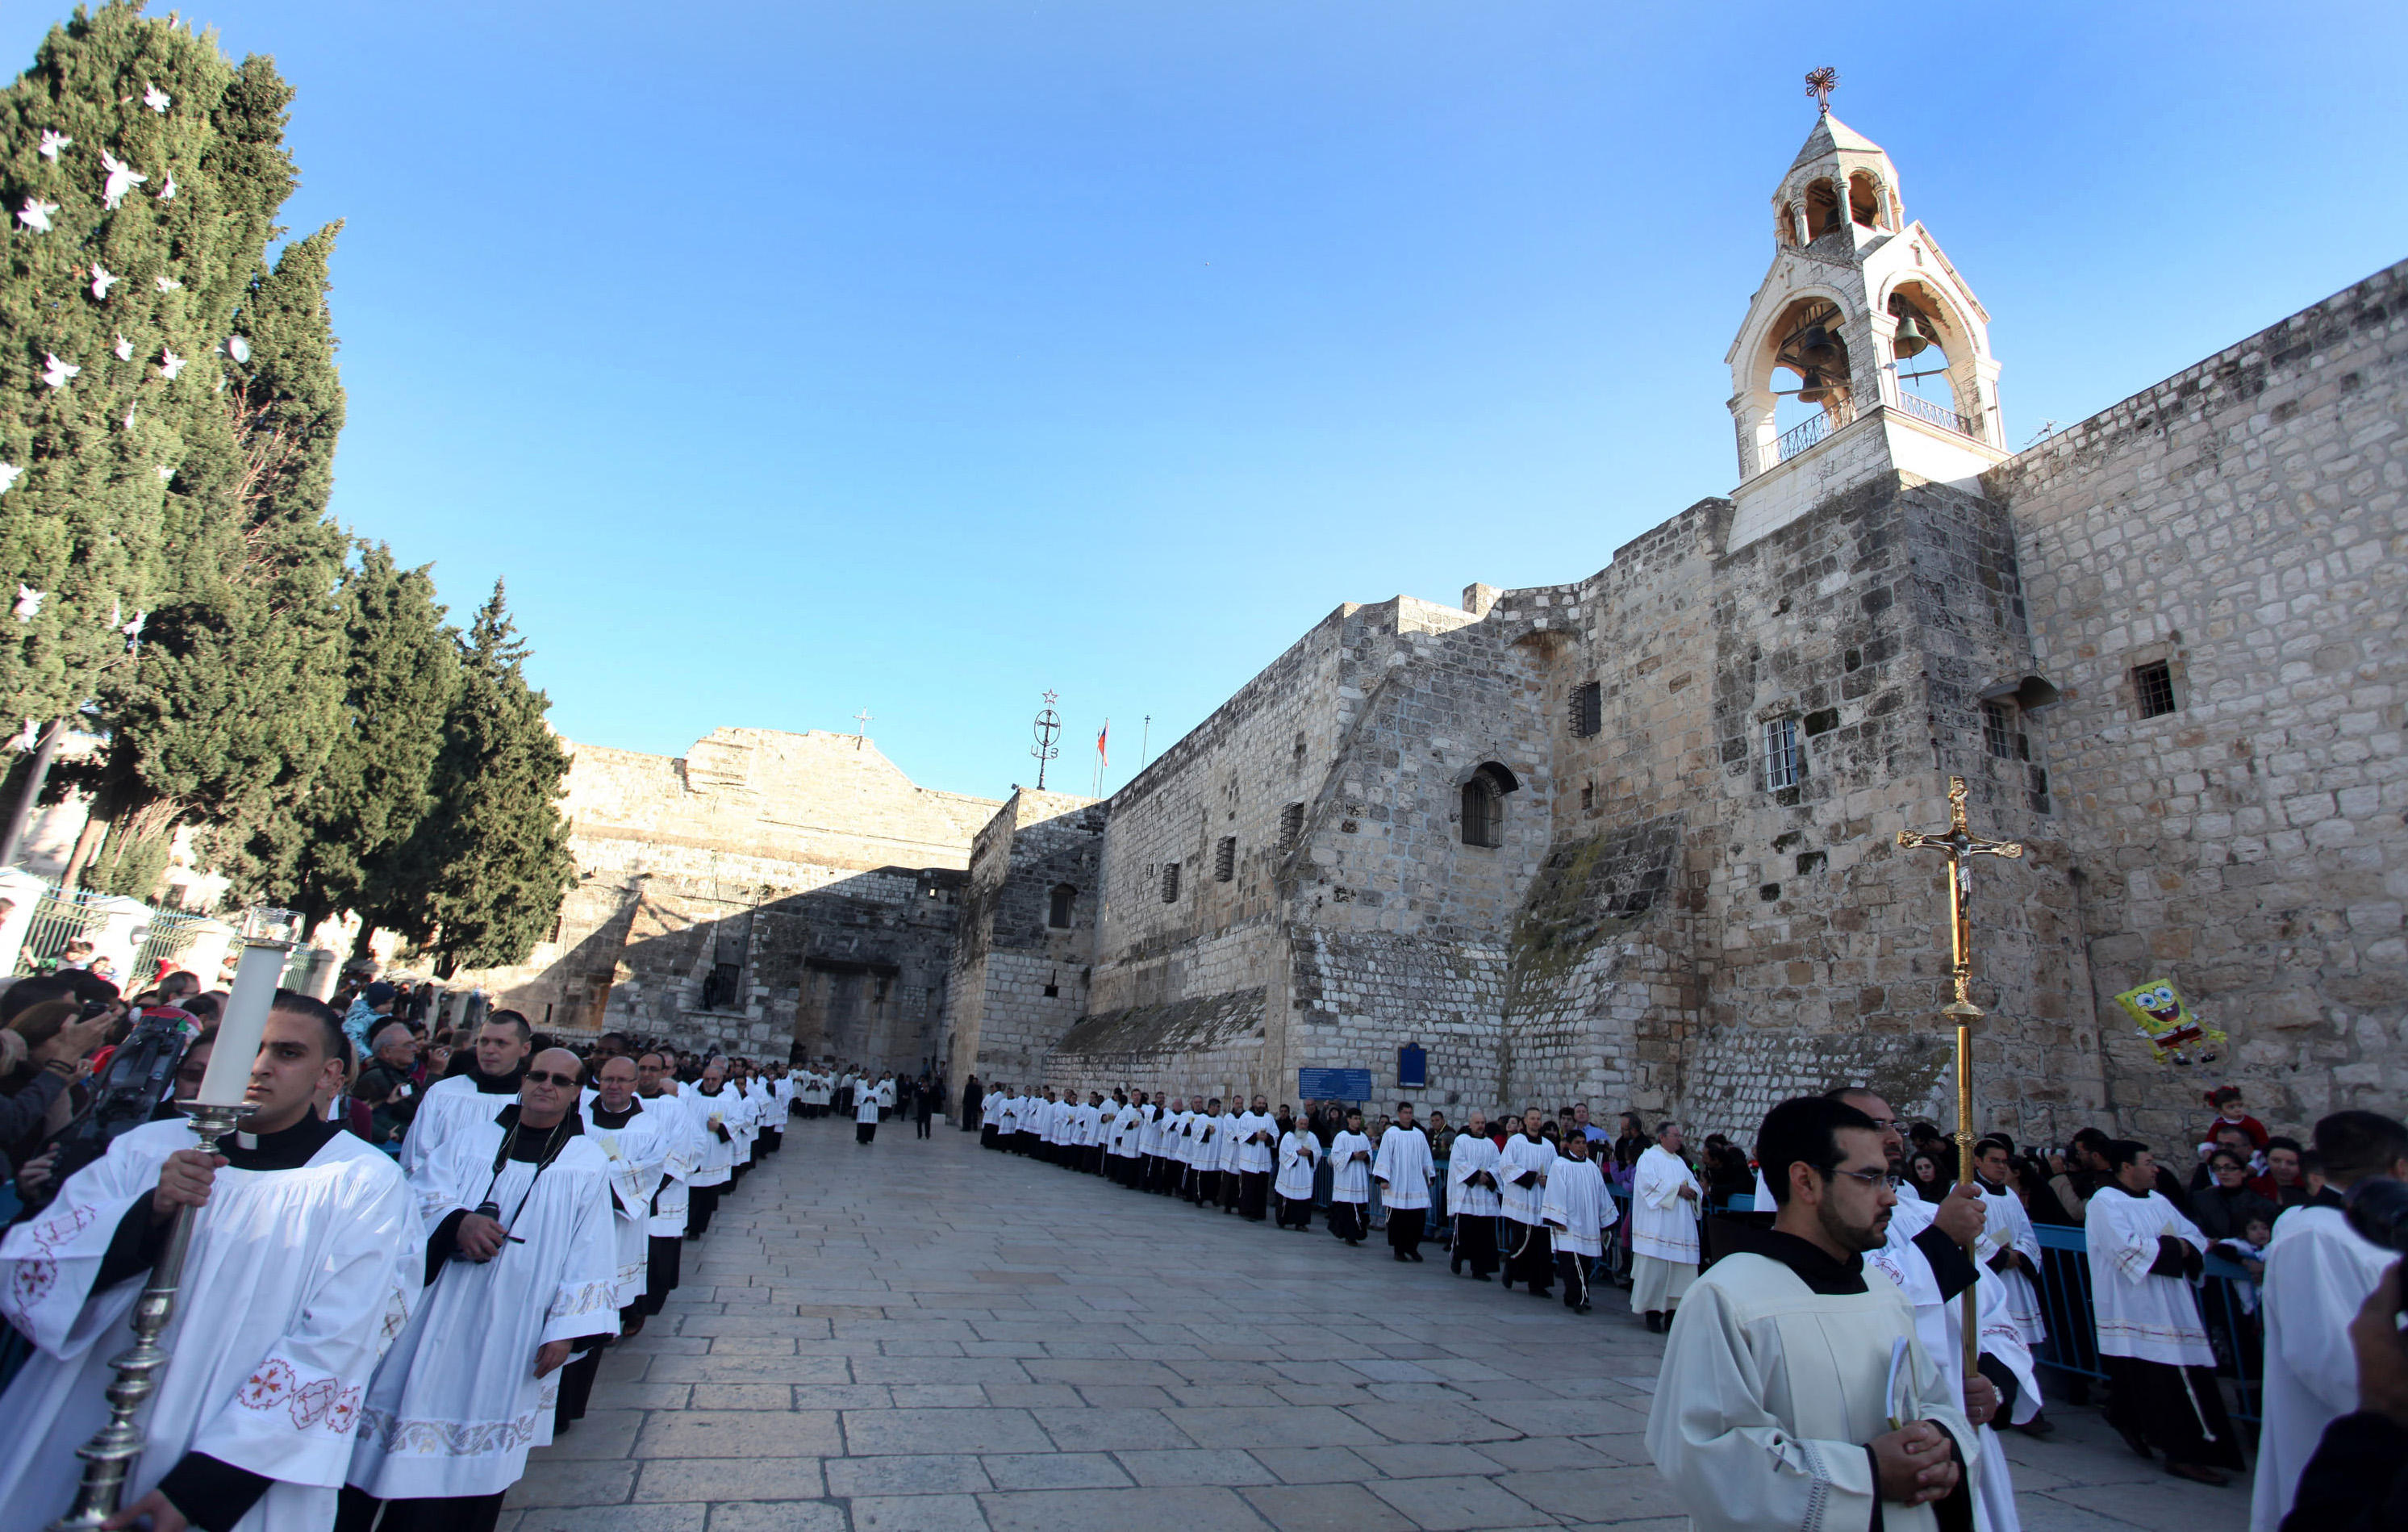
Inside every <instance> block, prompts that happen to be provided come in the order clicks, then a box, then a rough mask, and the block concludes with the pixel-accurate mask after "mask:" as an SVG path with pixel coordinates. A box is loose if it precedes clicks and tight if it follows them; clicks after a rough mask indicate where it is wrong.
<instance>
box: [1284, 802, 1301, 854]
mask: <svg viewBox="0 0 2408 1532" xmlns="http://www.w3.org/2000/svg"><path fill="white" fill-rule="evenodd" d="M1303 838H1304V805H1302V804H1300V803H1291V804H1289V805H1288V806H1287V807H1286V808H1284V809H1281V810H1280V850H1282V851H1283V852H1289V851H1294V850H1296V843H1297V841H1299V840H1302V839H1303Z"/></svg>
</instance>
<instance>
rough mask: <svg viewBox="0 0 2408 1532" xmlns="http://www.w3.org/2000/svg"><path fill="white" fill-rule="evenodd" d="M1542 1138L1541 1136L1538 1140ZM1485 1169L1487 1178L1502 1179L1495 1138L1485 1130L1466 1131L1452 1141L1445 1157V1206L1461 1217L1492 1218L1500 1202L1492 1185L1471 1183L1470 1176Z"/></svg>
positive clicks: (1501, 1202)
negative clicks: (1450, 1148)
mask: <svg viewBox="0 0 2408 1532" xmlns="http://www.w3.org/2000/svg"><path fill="white" fill-rule="evenodd" d="M1544 1141H1545V1140H1543V1139H1541V1142H1544ZM1484 1171H1485V1172H1486V1173H1487V1174H1488V1176H1489V1177H1490V1179H1492V1180H1495V1181H1503V1180H1504V1179H1505V1178H1504V1176H1503V1175H1502V1174H1501V1173H1500V1167H1499V1165H1498V1151H1497V1142H1496V1140H1495V1139H1493V1138H1489V1137H1488V1136H1487V1135H1486V1134H1482V1133H1467V1134H1465V1135H1464V1136H1463V1137H1461V1138H1457V1139H1455V1152H1454V1153H1451V1154H1449V1155H1448V1156H1447V1158H1446V1210H1447V1211H1448V1212H1449V1213H1451V1214H1458V1215H1460V1216H1462V1217H1465V1218H1494V1217H1496V1216H1497V1210H1498V1209H1499V1208H1501V1207H1502V1206H1503V1205H1504V1203H1503V1199H1502V1198H1500V1197H1499V1196H1498V1195H1497V1188H1495V1187H1494V1186H1481V1185H1478V1184H1475V1183H1474V1182H1473V1181H1472V1179H1471V1178H1472V1177H1474V1176H1477V1175H1479V1174H1481V1173H1482V1172H1484Z"/></svg>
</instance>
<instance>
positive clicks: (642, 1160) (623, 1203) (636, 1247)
mask: <svg viewBox="0 0 2408 1532" xmlns="http://www.w3.org/2000/svg"><path fill="white" fill-rule="evenodd" d="M635 1105H636V1106H637V1107H638V1108H639V1109H640V1110H638V1111H637V1113H636V1114H635V1115H634V1116H633V1117H630V1118H628V1119H627V1122H626V1125H625V1126H624V1127H604V1126H602V1125H601V1124H599V1123H596V1122H595V1120H594V1107H593V1105H592V1103H590V1102H589V1103H588V1104H587V1105H585V1106H584V1107H582V1108H581V1109H579V1110H580V1111H581V1114H582V1115H583V1117H584V1119H585V1137H586V1140H587V1141H588V1142H590V1143H592V1144H593V1145H594V1147H595V1148H596V1149H598V1150H600V1151H601V1152H602V1157H603V1158H604V1159H606V1160H609V1162H610V1211H611V1218H610V1224H611V1247H612V1249H613V1250H615V1251H616V1252H617V1253H618V1269H619V1307H620V1308H622V1309H624V1308H625V1307H626V1306H627V1305H629V1304H631V1303H633V1302H635V1301H636V1300H637V1299H638V1298H640V1297H642V1296H644V1279H645V1276H646V1275H647V1273H648V1272H649V1271H650V1270H651V1267H650V1262H651V1259H652V1195H653V1194H654V1193H656V1192H658V1191H659V1190H660V1189H661V1182H662V1181H664V1180H666V1179H667V1175H668V1158H669V1152H670V1150H671V1149H672V1148H673V1147H674V1146H675V1142H676V1139H677V1138H678V1137H679V1135H678V1131H677V1124H673V1123H671V1122H669V1121H668V1114H667V1112H666V1111H658V1110H653V1108H652V1105H651V1104H649V1103H647V1102H645V1101H644V1100H643V1099H642V1098H641V1097H638V1098H637V1100H636V1102H635Z"/></svg>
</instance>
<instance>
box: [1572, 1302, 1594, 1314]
mask: <svg viewBox="0 0 2408 1532" xmlns="http://www.w3.org/2000/svg"><path fill="white" fill-rule="evenodd" d="M1589 1308H1590V1306H1589V1305H1588V1304H1585V1303H1576V1304H1573V1305H1572V1311H1573V1312H1574V1313H1578V1314H1584V1313H1587V1312H1588V1311H1589Z"/></svg>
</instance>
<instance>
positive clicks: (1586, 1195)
mask: <svg viewBox="0 0 2408 1532" xmlns="http://www.w3.org/2000/svg"><path fill="white" fill-rule="evenodd" d="M1588 1149H1589V1144H1588V1135H1586V1134H1584V1133H1579V1132H1573V1133H1568V1134H1566V1135H1564V1152H1563V1154H1562V1155H1561V1156H1560V1157H1559V1158H1557V1159H1556V1161H1555V1166H1554V1167H1553V1168H1551V1169H1550V1170H1549V1171H1548V1172H1547V1195H1546V1196H1545V1197H1543V1198H1542V1199H1541V1201H1540V1203H1539V1217H1540V1218H1541V1220H1542V1221H1543V1222H1544V1223H1545V1224H1546V1225H1547V1237H1548V1238H1549V1239H1550V1240H1551V1241H1552V1242H1553V1243H1554V1245H1555V1267H1556V1271H1557V1274H1558V1275H1559V1276H1561V1277H1562V1278H1563V1279H1564V1307H1565V1308H1567V1309H1570V1310H1573V1311H1574V1312H1575V1313H1583V1314H1584V1313H1587V1312H1588V1310H1589V1301H1588V1267H1589V1263H1590V1262H1591V1261H1594V1260H1596V1259H1597V1258H1598V1256H1600V1255H1603V1254H1604V1253H1605V1238H1606V1236H1605V1231H1606V1230H1607V1229H1610V1228H1612V1227H1613V1224H1614V1221H1615V1220H1616V1219H1618V1218H1620V1217H1621V1216H1622V1211H1621V1210H1620V1209H1618V1208H1616V1207H1615V1206H1614V1205H1613V1194H1612V1193H1610V1192H1608V1191H1607V1190H1606V1189H1605V1176H1604V1175H1603V1173H1602V1172H1600V1171H1599V1170H1598V1167H1597V1162H1596V1161H1594V1160H1592V1159H1590V1158H1589V1157H1588Z"/></svg>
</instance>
